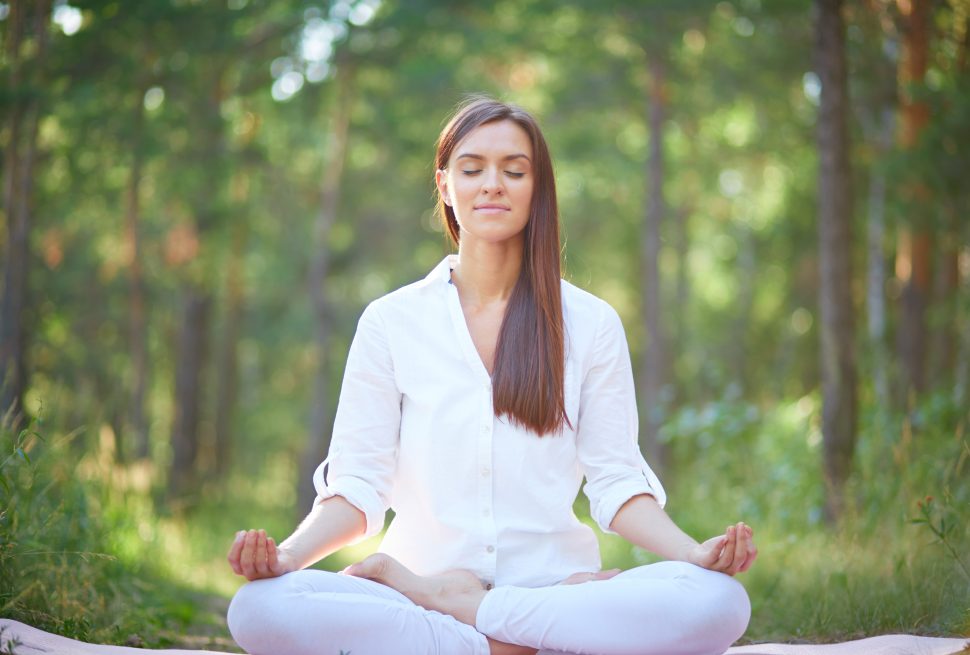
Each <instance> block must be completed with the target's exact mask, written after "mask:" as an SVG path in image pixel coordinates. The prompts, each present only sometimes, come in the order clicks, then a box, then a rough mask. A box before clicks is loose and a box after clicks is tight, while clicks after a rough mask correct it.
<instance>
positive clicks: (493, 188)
mask: <svg viewBox="0 0 970 655" xmlns="http://www.w3.org/2000/svg"><path fill="white" fill-rule="evenodd" d="M502 190H503V187H502V176H501V175H500V173H499V171H498V170H496V169H488V170H486V171H485V175H484V177H483V179H482V193H484V194H486V195H489V194H500V193H502Z"/></svg>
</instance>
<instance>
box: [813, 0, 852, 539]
mask: <svg viewBox="0 0 970 655" xmlns="http://www.w3.org/2000/svg"><path fill="white" fill-rule="evenodd" d="M816 9H817V17H816V20H817V24H816V41H815V57H816V69H817V71H818V77H819V80H820V81H821V83H822V96H821V104H820V107H819V117H818V150H819V177H818V229H819V273H820V280H819V308H820V310H821V311H820V314H821V321H820V324H819V328H820V329H819V332H820V333H821V369H822V440H823V465H824V472H825V482H826V487H827V488H826V491H827V496H826V517H827V518H828V519H829V520H830V521H832V520H834V519H836V518H838V517H839V516H840V515H841V512H842V508H843V502H844V501H843V490H844V486H845V482H846V480H847V479H848V477H849V472H850V470H851V467H852V455H853V451H854V450H855V440H856V432H855V431H856V363H855V351H854V349H853V316H852V297H851V295H850V287H851V284H850V282H851V280H852V270H851V252H852V230H851V223H852V188H851V180H852V174H851V168H850V162H849V152H850V144H849V134H848V115H849V111H848V107H849V98H848V84H847V77H846V62H845V25H844V23H843V19H842V13H841V9H842V2H841V0H817V1H816Z"/></svg>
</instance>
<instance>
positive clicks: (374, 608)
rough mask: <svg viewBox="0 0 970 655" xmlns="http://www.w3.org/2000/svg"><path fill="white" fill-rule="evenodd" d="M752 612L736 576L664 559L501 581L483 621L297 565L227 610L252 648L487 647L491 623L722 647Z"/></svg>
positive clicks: (559, 638) (259, 652) (433, 650)
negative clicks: (531, 582)
mask: <svg viewBox="0 0 970 655" xmlns="http://www.w3.org/2000/svg"><path fill="white" fill-rule="evenodd" d="M750 613H751V606H750V604H749V602H748V596H747V594H746V593H745V591H744V587H742V586H741V584H740V583H738V582H737V581H736V580H734V578H731V577H729V576H727V575H724V574H722V573H715V572H713V571H708V570H706V569H702V568H699V567H696V566H694V565H692V564H687V563H684V562H661V563H659V564H651V565H649V566H641V567H638V568H635V569H631V570H629V571H624V572H622V573H620V574H619V575H617V576H616V577H614V578H611V579H609V580H601V581H594V582H586V583H583V584H577V585H559V586H554V587H542V588H538V589H526V588H522V587H496V588H495V589H492V590H491V591H489V592H488V593H487V594H486V595H485V598H484V600H483V601H482V604H481V606H480V607H479V609H478V614H477V616H476V625H475V627H474V628H473V627H471V626H469V625H465V624H464V623H461V622H459V621H458V620H456V619H454V618H453V617H451V616H447V615H444V614H440V613H438V612H433V611H429V610H426V609H424V608H422V607H420V606H418V605H415V604H414V603H412V602H411V601H410V600H408V599H407V598H406V597H405V596H403V595H402V594H400V593H398V592H397V591H394V590H393V589H391V588H390V587H386V586H384V585H382V584H379V583H377V582H373V581H371V580H365V579H361V578H355V577H352V576H348V575H340V574H337V573H329V572H326V571H317V570H307V571H297V572H294V573H289V574H287V575H284V576H281V577H278V578H270V579H266V580H256V581H254V582H250V583H248V584H246V585H244V586H243V587H242V588H241V589H240V590H239V591H238V593H237V594H236V596H235V597H234V598H233V599H232V604H231V605H230V607H229V616H228V622H229V630H230V632H232V636H233V637H234V638H235V640H236V641H237V642H238V643H239V645H240V646H242V647H243V648H244V649H245V650H246V651H247V652H249V653H252V655H488V652H489V648H488V642H487V641H486V639H485V635H488V636H489V637H491V638H493V639H496V640H498V641H504V642H508V643H513V644H519V645H522V646H530V647H532V648H536V649H539V650H540V651H541V652H542V655H553V654H554V653H574V654H578V655H718V654H720V653H723V652H724V651H725V650H726V649H727V647H728V646H730V645H731V644H732V643H733V642H734V640H736V639H737V638H738V637H740V636H741V634H742V633H744V630H745V628H746V627H747V625H748V618H749V617H750Z"/></svg>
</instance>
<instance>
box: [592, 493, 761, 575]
mask: <svg viewBox="0 0 970 655" xmlns="http://www.w3.org/2000/svg"><path fill="white" fill-rule="evenodd" d="M610 529H611V530H613V531H614V532H616V533H617V534H619V535H620V536H621V537H623V538H624V539H626V540H627V541H629V542H630V543H632V544H634V545H636V546H639V547H641V548H643V549H645V550H649V551H650V552H652V553H656V554H658V555H660V556H661V557H664V558H666V559H671V560H680V561H683V562H690V563H691V564H696V565H697V566H700V567H702V568H705V569H711V570H712V571H720V572H722V573H727V574H728V575H734V574H735V573H743V572H744V571H747V570H748V568H749V567H750V566H751V564H752V563H753V562H754V560H755V558H756V557H757V556H758V549H757V548H756V547H755V545H754V540H753V539H752V536H753V531H752V530H751V528H750V527H749V526H747V525H745V524H744V523H738V524H737V525H731V526H728V528H727V529H726V530H725V532H724V534H723V535H719V536H717V537H713V538H711V539H708V540H707V541H705V542H704V543H702V544H699V543H697V541H695V540H694V539H693V538H692V537H690V536H689V535H688V534H687V533H685V532H684V531H683V530H681V529H680V528H679V527H677V524H676V523H674V522H673V520H672V519H671V518H670V517H669V516H668V515H667V513H666V512H665V511H664V510H663V508H662V507H660V505H659V504H658V503H657V501H656V500H655V499H654V497H653V496H650V495H647V494H640V495H637V496H634V497H633V498H630V499H629V500H628V501H626V503H624V504H623V506H622V507H620V510H619V511H618V512H617V513H616V516H615V517H614V518H613V522H612V523H611V524H610Z"/></svg>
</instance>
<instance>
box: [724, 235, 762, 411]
mask: <svg viewBox="0 0 970 655" xmlns="http://www.w3.org/2000/svg"><path fill="white" fill-rule="evenodd" d="M737 242H738V261H737V265H736V266H735V269H736V270H737V276H738V295H737V300H736V301H735V303H734V307H735V310H736V313H735V316H734V321H733V323H734V324H733V326H732V332H733V335H732V338H731V346H730V347H731V354H732V356H731V360H732V361H731V370H732V371H733V375H732V377H733V382H734V384H736V385H737V388H738V391H739V392H740V394H741V396H742V397H743V396H744V395H745V394H746V393H747V391H748V389H749V387H750V382H751V380H750V375H749V374H748V369H749V366H750V361H751V359H750V353H749V351H748V345H749V344H748V334H750V332H751V315H752V313H753V312H754V296H755V285H756V284H757V281H758V261H757V253H756V251H755V247H756V243H755V235H754V233H753V231H752V230H751V228H748V227H743V228H742V229H741V233H740V234H738V236H737Z"/></svg>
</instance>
